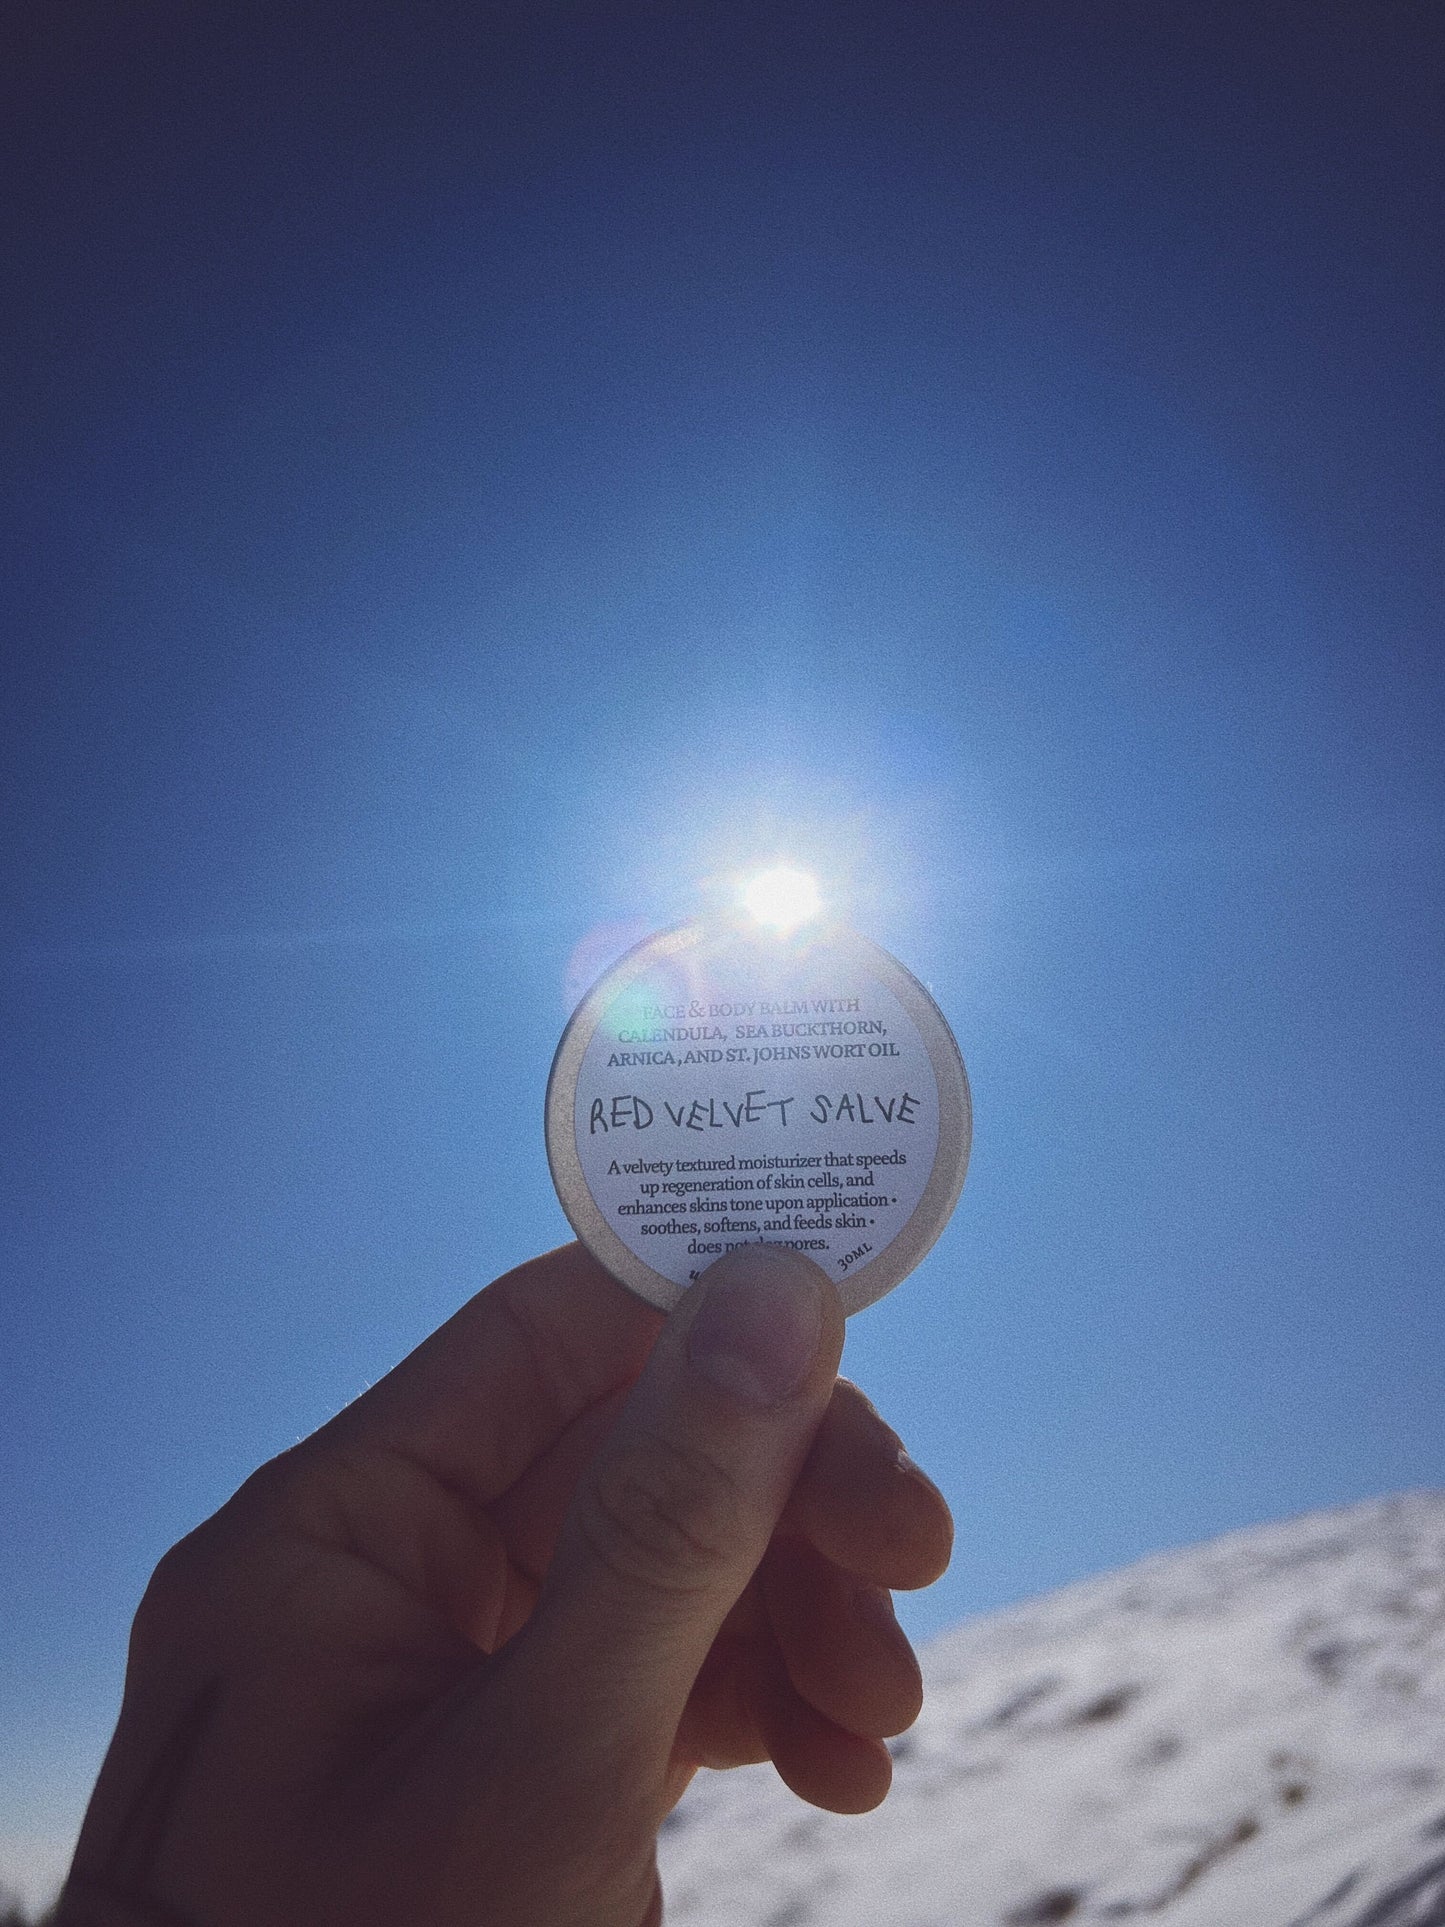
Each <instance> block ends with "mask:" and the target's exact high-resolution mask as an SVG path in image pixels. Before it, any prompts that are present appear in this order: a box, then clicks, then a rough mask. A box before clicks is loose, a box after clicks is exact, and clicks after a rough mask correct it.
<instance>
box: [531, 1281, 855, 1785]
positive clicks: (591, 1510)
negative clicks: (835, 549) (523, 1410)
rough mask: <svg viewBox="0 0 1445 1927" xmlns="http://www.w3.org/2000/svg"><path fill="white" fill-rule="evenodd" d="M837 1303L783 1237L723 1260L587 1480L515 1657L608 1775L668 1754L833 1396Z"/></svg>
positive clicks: (688, 1298)
mask: <svg viewBox="0 0 1445 1927" xmlns="http://www.w3.org/2000/svg"><path fill="white" fill-rule="evenodd" d="M842 1345H843V1314H842V1311H841V1309H840V1307H839V1304H838V1297H837V1293H836V1292H835V1291H834V1289H833V1286H832V1284H831V1282H830V1280H829V1279H828V1278H827V1276H826V1275H825V1274H824V1273H823V1272H822V1271H821V1270H820V1269H819V1268H818V1267H817V1266H816V1265H815V1264H813V1263H812V1261H811V1260H810V1259H807V1258H804V1257H802V1256H801V1255H800V1254H799V1253H797V1252H794V1251H791V1250H789V1249H787V1248H786V1247H785V1246H781V1245H761V1244H749V1245H741V1246H739V1247H737V1248H736V1249H734V1250H732V1251H730V1252H728V1253H727V1254H726V1255H725V1256H723V1257H721V1258H719V1259H718V1260H717V1262H716V1263H715V1264H713V1265H710V1266H709V1267H708V1269H707V1270H706V1271H705V1272H704V1273H703V1274H702V1276H701V1278H700V1279H699V1280H698V1282H697V1284H696V1285H695V1286H694V1287H693V1288H692V1289H691V1290H689V1291H688V1292H686V1293H685V1294H684V1296H683V1299H682V1302H681V1303H680V1304H679V1306H678V1307H677V1309H676V1311H675V1312H674V1313H673V1315H672V1316H671V1318H670V1319H669V1320H668V1322H667V1324H666V1325H665V1326H664V1327H663V1330H662V1332H661V1334H660V1335H659V1337H658V1340H657V1343H656V1345H655V1347H654V1349H653V1352H652V1355H651V1357H650V1359H649V1360H648V1363H647V1365H646V1367H645V1369H644V1370H643V1372H642V1374H641V1376H640V1377H639V1379H638V1381H637V1383H636V1385H635V1386H634V1387H633V1390H632V1393H631V1395H630V1397H629V1399H628V1401H627V1404H626V1405H625V1406H624V1407H623V1410H622V1412H621V1414H620V1415H619V1418H618V1421H617V1424H616V1426H615V1428H614V1429H613V1431H612V1433H611V1435H610V1436H609V1438H608V1439H607V1441H606V1442H605V1444H604V1445H603V1447H602V1449H601V1451H600V1452H599V1453H598V1455H597V1457H596V1459H595V1460H594V1462H593V1463H592V1465H591V1466H590V1467H589V1469H588V1471H587V1473H586V1474H585V1475H584V1477H583V1479H582V1481H581V1482H580V1484H579V1486H578V1489H577V1492H576V1495H575V1497H574V1500H573V1504H572V1508H571V1511H570V1513H569V1515H568V1518H567V1521H566V1523H565V1525H564V1527H563V1530H562V1535H561V1539H560V1541H559V1544H558V1548H557V1553H556V1557H555V1559H554V1561H553V1565H552V1569H551V1571H550V1573H549V1575H548V1580H547V1583H546V1585H545V1587H544V1588H543V1592H542V1597H541V1599H540V1600H539V1602H538V1606H537V1610H536V1611H535V1613H534V1614H533V1616H532V1620H531V1622H530V1623H529V1625H528V1626H527V1628H526V1631H525V1632H524V1633H523V1635H522V1636H521V1638H520V1639H519V1641H518V1642H517V1644H518V1646H519V1648H520V1649H521V1650H520V1651H519V1652H518V1654H517V1660H518V1662H519V1663H520V1665H521V1667H522V1669H523V1671H524V1672H525V1673H526V1674H527V1675H528V1676H530V1681H531V1684H532V1690H533V1691H535V1692H537V1693H540V1694H543V1695H545V1697H546V1698H547V1699H548V1700H550V1702H551V1705H550V1708H549V1711H550V1712H551V1714H552V1719H551V1720H547V1721H545V1722H544V1724H546V1725H548V1726H550V1727H551V1728H552V1730H553V1731H554V1732H557V1730H558V1726H559V1725H560V1727H561V1728H562V1729H563V1731H564V1732H565V1731H566V1729H568V1728H571V1729H572V1740H573V1744H574V1745H575V1747H576V1748H577V1750H578V1751H579V1752H582V1753H586V1754H588V1755H590V1756H592V1759H593V1762H594V1765H595V1764H596V1763H597V1755H598V1750H599V1748H600V1749H601V1751H602V1753H603V1754H604V1755H605V1756H606V1757H607V1758H608V1759H610V1760H611V1761H613V1762H615V1764H616V1765H617V1767H618V1769H619V1770H623V1771H625V1770H626V1769H627V1767H628V1765H629V1764H631V1763H636V1764H641V1762H642V1761H644V1760H646V1759H648V1758H649V1757H650V1758H651V1759H653V1760H654V1761H656V1760H658V1759H662V1760H665V1758H666V1755H667V1751H668V1749H669V1748H670V1746H671V1744H672V1739H673V1736H674V1735H675V1733H676V1729H677V1723H678V1720H679V1718H680V1716H681V1714H682V1710H683V1707H684V1705H685V1704H686V1701H687V1697H688V1694H689V1692H690V1691H691V1689H692V1686H693V1683H694V1681H695V1680H696V1678H697V1674H698V1670H699V1668H700V1667H701V1665H702V1662H703V1660H704V1658H705V1657H706V1655H707V1652H708V1649H709V1647H710V1646H711V1645H712V1642H713V1640H714V1638H715V1637H716V1635H717V1633H718V1630H719V1628H720V1627H721V1625H722V1623H723V1621H724V1619H725V1618H726V1617H727V1614H728V1612H729V1610H730V1609H731V1608H732V1606H733V1605H734V1604H735V1602H736V1601H737V1599H738V1597H739V1595H740V1594H741V1593H742V1591H743V1588H744V1587H745V1586H746V1585H747V1583H748V1581H749V1579H750V1578H751V1577H752V1575H753V1573H754V1572H755V1571H756V1570H757V1567H758V1563H759V1561H760V1560H761V1559H762V1556H763V1553H764V1551H765V1550H766V1548H767V1544H768V1541H769V1539H770V1538H771V1537H772V1534H773V1530H774V1528H775V1527H776V1525H777V1522H778V1518H779V1516H780V1514H781V1513H782V1510H783V1507H784V1506H785V1504H786V1503H787V1499H788V1495H789V1493H790V1491H791V1490H792V1486H793V1482H794V1480H795V1479H796V1478H797V1475H798V1472H799V1470H800V1468H801V1466H802V1463H803V1460H804V1457H805V1456H806V1454H807V1451H808V1447H809V1445H810V1444H811V1442H812V1439H813V1434H814V1433H815V1432H816V1430H817V1428H818V1426H819V1424H820V1422H821V1420H822V1417H823V1414H824V1412H825V1410H826V1409H827V1405H828V1400H829V1397H830V1395H831V1393H832V1389H833V1383H834V1378H835V1375H836V1372H837V1368H838V1358H839V1354H840V1352H841V1350H842Z"/></svg>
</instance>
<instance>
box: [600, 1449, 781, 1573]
mask: <svg viewBox="0 0 1445 1927" xmlns="http://www.w3.org/2000/svg"><path fill="white" fill-rule="evenodd" d="M742 1517H743V1507H742V1503H741V1496H740V1494H739V1492H738V1488H737V1484H736V1482H735V1480H734V1479H733V1476H732V1474H731V1473H730V1472H729V1471H728V1470H727V1469H726V1467H724V1466H722V1465H719V1464H718V1462H717V1461H716V1459H714V1458H712V1457H711V1456H710V1455H709V1454H708V1453H706V1452H703V1451H700V1450H698V1449H697V1448H695V1447H693V1446H686V1445H678V1444H676V1443H674V1442H673V1441H671V1440H668V1439H662V1438H658V1437H657V1436H656V1435H644V1436H643V1437H641V1438H639V1439H637V1440H634V1441H629V1443H628V1444H627V1445H626V1446H624V1447H623V1448H622V1449H621V1450H620V1451H618V1452H617V1453H615V1454H613V1455H611V1456H610V1457H609V1458H608V1460H607V1461H606V1463H604V1464H603V1465H602V1466H601V1467H600V1469H599V1471H598V1475H597V1478H596V1480H595V1481H594V1483H593V1487H592V1491H591V1493H590V1495H589V1502H588V1503H587V1504H585V1505H584V1507H583V1509H582V1518H581V1523H582V1528H583V1531H584V1533H585V1534H586V1536H587V1538H588V1540H589V1542H590V1544H591V1547H592V1550H593V1552H594V1553H595V1554H596V1555H597V1556H598V1557H599V1558H600V1559H601V1560H602V1561H603V1562H604V1564H606V1565H607V1566H609V1567H610V1568H611V1569H612V1570H613V1571H614V1572H615V1573H616V1574H617V1575H618V1576H619V1577H620V1578H622V1579H624V1580H626V1581H628V1582H629V1583H631V1584H633V1585H640V1586H643V1587H646V1588H648V1589H649V1590H652V1591H658V1592H667V1593H687V1592H700V1591H705V1590H706V1589H707V1588H708V1587H709V1586H710V1585H712V1584H713V1583H714V1582H715V1581H716V1580H717V1578H719V1577H720V1576H721V1574H722V1573H723V1572H724V1571H725V1570H726V1569H727V1567H728V1565H729V1564H730V1562H731V1559H732V1557H733V1553H734V1548H735V1547H736V1545H737V1542H738V1537H739V1527H740V1525H741V1522H742Z"/></svg>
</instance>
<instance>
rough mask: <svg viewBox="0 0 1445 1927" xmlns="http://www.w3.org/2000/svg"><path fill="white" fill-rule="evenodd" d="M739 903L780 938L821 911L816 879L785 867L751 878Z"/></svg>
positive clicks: (763, 871)
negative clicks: (741, 902)
mask: <svg viewBox="0 0 1445 1927" xmlns="http://www.w3.org/2000/svg"><path fill="white" fill-rule="evenodd" d="M742 901H743V908H744V909H745V910H746V911H747V912H748V914H749V916H752V917H756V919H757V920H758V922H759V923H763V924H766V925H767V927H768V928H769V929H770V930H776V931H777V932H778V934H779V936H783V937H786V936H789V935H791V933H792V932H793V931H794V930H796V929H798V928H799V927H800V925H802V924H805V923H809V922H811V921H812V919H813V918H814V917H816V916H818V915H820V914H821V912H822V909H823V897H822V892H821V891H820V890H819V888H818V879H817V878H816V877H811V876H809V875H808V872H807V871H806V870H795V869H793V868H792V867H791V865H789V864H786V863H779V864H775V865H774V867H773V868H772V869H771V870H760V871H759V872H758V874H757V875H756V876H755V877H750V878H749V879H748V881H747V882H746V883H745V884H744V885H743V889H742Z"/></svg>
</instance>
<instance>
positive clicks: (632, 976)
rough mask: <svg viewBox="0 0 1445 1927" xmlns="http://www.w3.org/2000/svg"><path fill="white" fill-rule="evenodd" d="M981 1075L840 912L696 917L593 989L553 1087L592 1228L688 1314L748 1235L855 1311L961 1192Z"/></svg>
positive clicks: (891, 962) (559, 1167) (607, 1255)
mask: <svg viewBox="0 0 1445 1927" xmlns="http://www.w3.org/2000/svg"><path fill="white" fill-rule="evenodd" d="M972 1128H973V1127H972V1106H971V1103H970V1099H969V1089H968V1077H967V1073H966V1072H965V1070H964V1066H963V1059H962V1057H961V1056H960V1055H959V1050H958V1045H957V1044H956V1043H955V1042H954V1038H953V1033H952V1031H951V1030H950V1029H949V1027H948V1024H947V1022H946V1021H945V1019H944V1017H943V1014H942V1012H941V1011H940V1010H939V1008H938V1006H937V1005H936V1004H935V1003H934V1001H933V999H932V997H930V996H929V994H928V992H927V991H926V990H925V989H924V987H923V985H922V984H920V983H919V982H918V980H917V978H916V977H914V976H913V975H912V974H911V973H910V972H909V971H907V970H905V969H904V967H903V965H902V964H901V963H899V962H898V960H897V958H895V957H893V956H890V954H889V953H888V952H887V951H886V950H884V949H882V948H881V947H880V946H879V945H878V944H875V943H871V942H870V941H869V940H868V939H867V938H866V937H861V936H859V935H858V934H857V933H856V932H855V931H852V930H848V929H845V928H844V927H842V926H841V925H838V924H830V925H823V926H816V925H814V926H810V927H809V928H808V929H807V930H806V931H801V932H794V933H792V934H789V935H780V934H778V933H777V932H775V931H768V930H765V929H760V928H756V927H753V926H750V925H749V924H747V923H744V922H742V921H737V922H733V921H728V920H722V919H720V920H717V921H714V922H698V923H689V924H684V925H682V926H680V927H679V928H677V929H673V930H666V931H663V932H661V933H660V934H659V935H657V936H655V937H650V938H648V939H647V940H646V942H644V943H641V944H639V945H638V946H637V947H636V948H635V949H634V950H631V951H629V952H628V953H627V955H626V956H625V957H623V958H622V959H621V960H620V961H619V962H617V963H616V964H614V965H613V966H612V968H611V969H610V970H609V971H607V972H606V974H605V975H604V976H603V977H602V978H601V979H600V980H599V981H598V982H597V983H596V984H595V985H594V986H593V988H592V989H591V990H590V991H589V992H588V994H587V995H586V997H584V998H583V1000H582V1002H581V1004H579V1006H578V1008H577V1010H576V1011H575V1013H574V1014H573V1016H572V1019H571V1021H570V1023H569V1024H568V1025H567V1028H566V1030H565V1031H564V1033H563V1036H562V1041H561V1043H560V1044H559V1045H558V1047H557V1055H556V1057H555V1059H554V1060H553V1064H552V1073H551V1076H550V1078H549V1079H548V1084H547V1157H548V1161H549V1163H550V1165H551V1167H552V1177H553V1181H554V1182H555V1184H556V1186H557V1195H558V1197H559V1198H560V1199H561V1202H562V1208H563V1210H564V1211H565V1212H566V1214H567V1217H568V1219H569V1220H570V1222H571V1224H572V1227H573V1229H574V1230H575V1231H576V1233H577V1236H578V1237H579V1238H580V1239H581V1240H582V1242H583V1244H585V1245H586V1246H587V1248H588V1250H589V1251H591V1252H592V1254H593V1255H594V1257H596V1258H597V1259H598V1260H599V1261H600V1262H601V1263H602V1264H603V1265H604V1266H605V1267H606V1268H607V1270H608V1271H610V1272H611V1273H612V1275H613V1276H614V1277H615V1278H618V1279H620V1280H621V1282H622V1283H623V1284H625V1285H627V1286H629V1287H630V1288H631V1289H632V1290H633V1291H635V1292H637V1293H638V1294H639V1296H641V1297H643V1298H645V1299H647V1300H648V1302H649V1303H651V1304H653V1305H656V1306H658V1307H659V1308H660V1309H661V1310H663V1311H669V1310H671V1308H672V1307H673V1306H674V1305H675V1304H676V1303H677V1301H678V1299H679V1298H680V1297H681V1295H682V1293H683V1291H684V1290H685V1289H686V1288H687V1286H688V1285H689V1284H690V1283H691V1281H692V1280H693V1278H695V1277H696V1276H697V1274H698V1273H699V1272H700V1271H702V1270H704V1269H705V1268H706V1267H707V1265H709V1264H710V1263H711V1262H712V1260H713V1259H714V1258H715V1257H718V1256H719V1255H720V1254H721V1253H722V1252H723V1251H724V1250H726V1249H728V1248H729V1247H730V1246H732V1245H737V1244H745V1243H768V1244H788V1245H792V1246H793V1247H794V1248H796V1249H798V1250H802V1251H805V1252H806V1253H807V1254H808V1256H809V1257H811V1258H813V1259H814V1260H815V1261H816V1262H817V1263H818V1264H820V1265H821V1266H822V1267H823V1269H824V1270H825V1271H827V1272H828V1274H829V1275H830V1277H832V1278H833V1280H834V1282H835V1283H836V1285H837V1287H838V1295H839V1297H840V1299H841V1300H842V1304H843V1308H844V1310H845V1311H846V1312H849V1313H852V1312H855V1311H860V1310H861V1309H862V1308H863V1306H865V1305H871V1304H872V1303H873V1302H874V1301H875V1300H876V1299H878V1298H881V1297H882V1296H883V1295H884V1293H885V1292H889V1291H891V1290H892V1289H893V1287H894V1286H895V1285H896V1284H897V1283H898V1282H899V1281H900V1279H903V1278H906V1277H907V1275H908V1273H909V1272H910V1271H912V1270H913V1268H914V1266H915V1265H916V1264H917V1263H918V1262H919V1260H920V1259H921V1258H922V1257H923V1256H924V1254H925V1253H926V1252H927V1251H928V1250H929V1248H930V1247H931V1246H932V1244H933V1243H934V1241H935V1239H936V1238H937V1237H938V1235H939V1233H940V1232H941V1231H942V1230H943V1227H944V1225H945V1224H946V1223H947V1222H948V1219H949V1216H950V1214H951V1213H952V1211H953V1207H954V1205H955V1204H956V1203H957V1202H958V1195H959V1192H960V1190H961V1189H962V1187H963V1179H964V1173H965V1171H966V1170H967V1167H968V1154H969V1147H970V1143H971V1140H972Z"/></svg>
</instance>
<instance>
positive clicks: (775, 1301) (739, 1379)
mask: <svg viewBox="0 0 1445 1927" xmlns="http://www.w3.org/2000/svg"><path fill="white" fill-rule="evenodd" d="M822 1285H823V1274H822V1272H821V1271H819V1270H818V1268H817V1266H816V1265H814V1264H812V1263H811V1262H810V1261H809V1260H808V1259H806V1258H804V1257H801V1256H800V1255H799V1254H798V1253H797V1252H796V1251H789V1250H788V1249H787V1248H786V1246H783V1245H739V1246H738V1247H737V1249H736V1250H735V1251H729V1252H726V1253H724V1255H723V1256H722V1257H721V1258H719V1259H718V1260H717V1261H716V1262H715V1263H714V1264H711V1265H709V1266H708V1268H707V1270H706V1271H705V1272H704V1273H703V1274H702V1277H701V1278H700V1279H699V1280H698V1287H699V1288H700V1289H701V1290H702V1291H703V1292H704V1293H705V1294H706V1295H705V1296H704V1298H703V1301H702V1305H701V1307H700V1308H699V1310H698V1313H697V1316H696V1317H695V1318H694V1319H693V1321H692V1325H691V1327H690V1329H689V1331H688V1336H687V1350H688V1357H689V1358H690V1359H691V1360H692V1363H693V1365H694V1366H695V1367H696V1368H697V1370H698V1371H699V1372H701V1373H702V1375H703V1377H704V1378H706V1379H710V1380H711V1382H712V1383H713V1384H714V1385H717V1386H720V1387H721V1389H722V1390H723V1391H725V1392H731V1393H732V1394H733V1395H734V1396H735V1397H737V1398H741V1399H745V1400H746V1401H747V1402H748V1404H750V1405H777V1404H779V1403H780V1402H781V1401H782V1400H783V1399H785V1398H787V1397H788V1396H789V1394H790V1393H792V1392H796V1391H797V1389H798V1387H799V1386H800V1385H801V1384H802V1382H803V1380H804V1379H805V1378H806V1377H807V1375H808V1367H809V1366H810V1365H811V1364H812V1362H813V1355H814V1353H815V1352H816V1351H817V1349H818V1334H819V1331H820V1330H821V1327H822V1322H823V1299H822Z"/></svg>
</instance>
